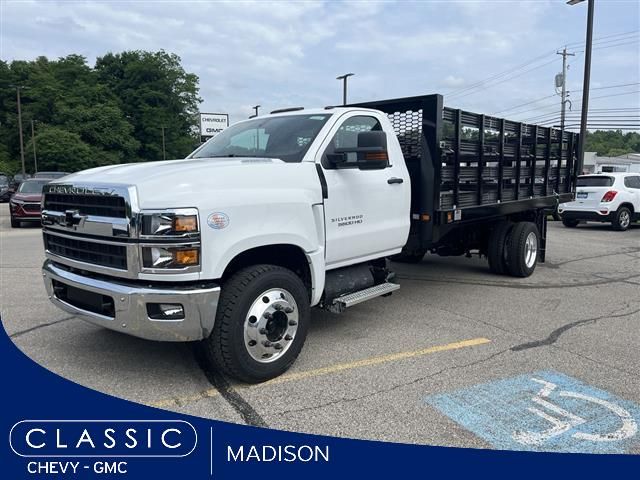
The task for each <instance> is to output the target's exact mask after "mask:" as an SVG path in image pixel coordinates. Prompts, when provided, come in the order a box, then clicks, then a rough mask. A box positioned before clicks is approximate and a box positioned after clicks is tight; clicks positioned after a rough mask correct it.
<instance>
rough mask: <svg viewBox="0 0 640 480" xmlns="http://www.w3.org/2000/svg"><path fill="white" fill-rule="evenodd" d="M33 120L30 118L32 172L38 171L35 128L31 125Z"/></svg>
mask: <svg viewBox="0 0 640 480" xmlns="http://www.w3.org/2000/svg"><path fill="white" fill-rule="evenodd" d="M34 123H35V121H34V120H33V119H32V120H31V144H32V145H33V169H34V171H33V173H38V156H37V155H36V130H35V128H34V126H33V124H34Z"/></svg>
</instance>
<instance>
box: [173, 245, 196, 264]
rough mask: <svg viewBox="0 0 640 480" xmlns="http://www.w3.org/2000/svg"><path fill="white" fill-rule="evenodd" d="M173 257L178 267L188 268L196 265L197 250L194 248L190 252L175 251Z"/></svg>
mask: <svg viewBox="0 0 640 480" xmlns="http://www.w3.org/2000/svg"><path fill="white" fill-rule="evenodd" d="M173 255H174V259H175V263H176V264H178V265H183V266H188V265H197V264H198V250H197V249H195V248H193V249H190V250H176V251H175V252H174V253H173Z"/></svg>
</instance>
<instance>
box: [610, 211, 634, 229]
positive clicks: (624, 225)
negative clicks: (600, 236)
mask: <svg viewBox="0 0 640 480" xmlns="http://www.w3.org/2000/svg"><path fill="white" fill-rule="evenodd" d="M611 225H613V229H614V230H617V231H619V232H624V231H625V230H627V229H628V228H629V225H631V210H629V209H628V208H627V207H620V208H619V209H618V211H617V212H616V216H615V218H614V220H613V222H611Z"/></svg>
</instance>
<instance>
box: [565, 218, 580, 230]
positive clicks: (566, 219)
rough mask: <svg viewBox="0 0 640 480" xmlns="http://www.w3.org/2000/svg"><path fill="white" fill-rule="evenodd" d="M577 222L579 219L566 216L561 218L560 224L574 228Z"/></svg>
mask: <svg viewBox="0 0 640 480" xmlns="http://www.w3.org/2000/svg"><path fill="white" fill-rule="evenodd" d="M579 223H580V221H579V220H569V219H568V218H563V219H562V224H563V225H564V226H565V227H567V228H576V227H577V226H578V224H579Z"/></svg>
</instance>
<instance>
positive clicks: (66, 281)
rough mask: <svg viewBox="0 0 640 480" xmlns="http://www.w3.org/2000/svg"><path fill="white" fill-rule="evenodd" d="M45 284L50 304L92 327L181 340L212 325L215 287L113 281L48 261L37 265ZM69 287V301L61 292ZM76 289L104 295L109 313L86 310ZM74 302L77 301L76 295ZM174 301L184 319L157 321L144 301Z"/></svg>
mask: <svg viewBox="0 0 640 480" xmlns="http://www.w3.org/2000/svg"><path fill="white" fill-rule="evenodd" d="M42 275H43V277H44V284H45V288H46V289H47V294H48V295H49V299H50V300H51V301H52V302H53V304H54V305H56V306H58V307H59V308H61V309H62V310H65V311H67V312H69V313H72V314H74V315H78V316H80V317H81V318H82V319H83V320H86V321H88V322H90V323H93V324H95V325H99V326H102V327H105V328H109V329H111V330H116V331H119V332H122V333H127V334H129V335H133V336H136V337H140V338H145V339H148V340H161V341H172V342H186V341H192V340H201V339H203V338H207V337H208V336H209V335H210V334H211V331H212V329H213V323H214V321H215V316H216V309H217V307H218V299H219V297H220V286H219V285H217V284H213V283H208V284H207V285H201V284H199V285H196V286H194V285H184V286H180V285H179V284H178V285H171V286H166V287H165V286H159V285H158V284H155V285H148V284H141V283H135V282H130V281H123V280H120V279H118V280H116V279H111V278H108V277H104V276H88V275H84V274H83V275H80V274H78V273H74V272H72V271H70V270H69V269H67V268H63V267H62V266H60V265H57V264H55V263H53V262H51V261H50V260H47V261H45V263H44V265H43V266H42ZM67 287H71V288H72V289H74V292H76V293H75V294H74V295H73V298H74V300H69V298H67V297H66V296H62V295H61V292H62V291H63V290H64V289H65V288H67ZM78 292H80V295H81V294H82V292H88V295H93V296H95V294H98V295H102V296H103V297H102V298H104V299H108V301H109V302H111V301H112V303H110V305H112V308H110V309H109V311H111V312H113V313H111V314H101V313H97V312H95V311H90V310H88V309H86V308H82V307H81V306H79V305H78V303H77V301H78ZM80 301H82V300H81V299H80ZM150 303H156V304H159V303H162V304H180V305H182V307H183V309H184V318H182V319H179V320H157V319H152V318H150V317H149V315H148V313H147V304H150Z"/></svg>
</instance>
